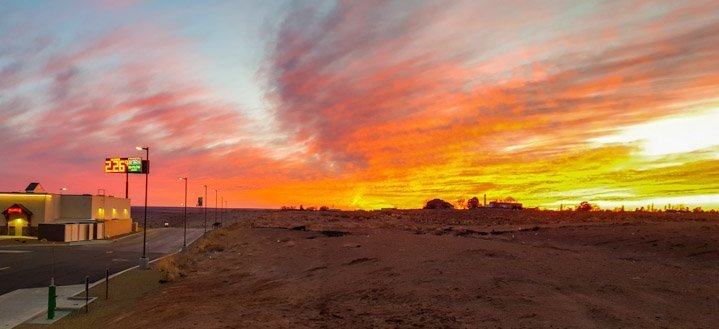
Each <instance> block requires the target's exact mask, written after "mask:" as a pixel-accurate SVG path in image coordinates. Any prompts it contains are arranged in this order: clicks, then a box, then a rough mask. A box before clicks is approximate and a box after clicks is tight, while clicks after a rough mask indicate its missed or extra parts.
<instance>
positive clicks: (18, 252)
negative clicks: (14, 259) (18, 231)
mask: <svg viewBox="0 0 719 329" xmlns="http://www.w3.org/2000/svg"><path fill="white" fill-rule="evenodd" d="M25 252H32V251H31V250H0V254H21V253H25Z"/></svg>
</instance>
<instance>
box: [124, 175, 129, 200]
mask: <svg viewBox="0 0 719 329" xmlns="http://www.w3.org/2000/svg"><path fill="white" fill-rule="evenodd" d="M129 189H130V174H129V173H125V199H127V198H129V197H128V195H129V194H128V190H129Z"/></svg>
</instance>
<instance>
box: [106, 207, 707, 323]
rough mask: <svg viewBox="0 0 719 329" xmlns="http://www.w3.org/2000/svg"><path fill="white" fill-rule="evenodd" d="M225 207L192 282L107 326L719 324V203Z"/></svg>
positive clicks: (184, 260)
mask: <svg viewBox="0 0 719 329" xmlns="http://www.w3.org/2000/svg"><path fill="white" fill-rule="evenodd" d="M175 215H176V214H166V216H168V217H167V218H171V217H172V216H175ZM226 216H227V217H225V218H226V220H227V221H226V223H230V222H237V224H235V225H233V226H232V227H229V228H226V229H222V230H217V231H213V232H211V234H210V235H209V236H208V238H207V239H205V240H202V241H200V242H198V243H197V244H196V245H195V246H194V247H193V249H192V250H191V252H190V253H189V254H188V255H187V256H183V257H179V258H178V259H177V262H178V263H179V264H180V269H179V270H180V272H181V275H180V277H178V278H177V279H176V280H174V281H173V282H170V283H167V284H165V285H163V286H162V288H161V289H159V290H158V291H157V292H156V293H153V294H149V295H146V296H145V297H144V298H143V299H142V300H140V301H139V302H137V303H136V304H135V305H133V306H132V307H130V308H129V309H128V310H125V311H123V312H122V314H118V315H117V316H116V317H114V318H113V321H111V323H109V324H108V325H107V327H109V328H341V327H345V328H415V327H420V328H716V327H717V326H718V325H719V309H718V308H717V306H719V283H717V279H719V218H717V215H716V214H635V213H586V214H585V213H581V214H580V213H572V212H566V213H556V212H539V211H501V210H496V211H487V210H478V211H385V212H270V211H264V212H263V211H255V212H248V211H245V212H243V211H234V212H230V213H228V214H227V215H226ZM152 217H153V218H155V219H159V220H162V217H163V214H162V212H161V211H157V210H156V211H155V213H153V215H152ZM195 220H197V218H194V219H193V221H195ZM195 223H196V222H195Z"/></svg>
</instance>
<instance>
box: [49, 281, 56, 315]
mask: <svg viewBox="0 0 719 329" xmlns="http://www.w3.org/2000/svg"><path fill="white" fill-rule="evenodd" d="M49 288H50V289H49V291H48V294H47V319H48V320H52V319H54V318H55V298H57V296H56V295H55V285H54V284H51V285H50V287H49Z"/></svg>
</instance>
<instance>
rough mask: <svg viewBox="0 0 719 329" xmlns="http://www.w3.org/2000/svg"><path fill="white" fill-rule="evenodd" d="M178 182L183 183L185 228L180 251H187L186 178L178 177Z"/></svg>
mask: <svg viewBox="0 0 719 329" xmlns="http://www.w3.org/2000/svg"><path fill="white" fill-rule="evenodd" d="M180 180H184V181H185V203H184V205H185V210H184V216H185V228H184V232H183V238H182V250H187V177H180Z"/></svg>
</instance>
